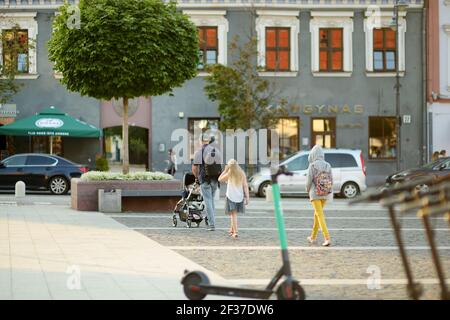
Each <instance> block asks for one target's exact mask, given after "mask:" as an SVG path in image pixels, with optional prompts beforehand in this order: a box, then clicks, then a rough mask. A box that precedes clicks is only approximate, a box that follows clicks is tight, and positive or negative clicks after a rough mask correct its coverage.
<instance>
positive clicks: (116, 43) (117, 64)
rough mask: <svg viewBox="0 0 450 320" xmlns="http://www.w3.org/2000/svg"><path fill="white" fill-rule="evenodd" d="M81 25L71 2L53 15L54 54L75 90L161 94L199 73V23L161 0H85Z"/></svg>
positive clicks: (103, 94)
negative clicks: (72, 21)
mask: <svg viewBox="0 0 450 320" xmlns="http://www.w3.org/2000/svg"><path fill="white" fill-rule="evenodd" d="M79 9H80V14H81V16H80V22H81V26H80V28H79V29H77V28H69V27H68V26H67V21H69V20H70V18H72V15H73V12H71V11H70V10H69V4H68V3H66V4H65V5H64V6H62V7H61V9H60V14H59V15H58V16H56V18H55V21H54V24H53V26H54V31H53V34H52V38H51V40H50V41H49V43H48V45H49V58H50V60H51V61H53V62H54V63H55V69H56V70H58V71H60V72H61V73H62V75H63V78H62V80H61V81H62V83H63V84H64V85H65V86H66V87H67V88H68V89H69V90H71V91H75V92H79V93H80V94H82V95H87V96H90V97H94V98H97V99H105V100H110V99H112V98H115V99H119V98H123V97H127V98H130V99H131V98H134V97H139V96H156V95H161V94H164V93H166V92H170V91H171V90H172V89H173V88H174V87H177V86H180V85H182V84H183V82H184V81H185V80H187V79H190V78H192V77H194V76H195V75H196V72H197V62H198V36H197V29H196V27H195V25H194V24H193V23H192V22H190V20H189V18H188V17H187V16H186V15H184V14H182V13H181V12H178V11H177V10H176V6H175V3H173V2H170V3H167V4H166V3H164V2H163V1H161V0H127V1H117V0H80V3H79Z"/></svg>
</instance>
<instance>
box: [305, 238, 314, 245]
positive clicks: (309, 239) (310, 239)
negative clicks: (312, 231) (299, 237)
mask: <svg viewBox="0 0 450 320" xmlns="http://www.w3.org/2000/svg"><path fill="white" fill-rule="evenodd" d="M306 239H307V240H308V242H309V243H311V244H313V243H315V242H316V239H313V238H311V237H308V238H306Z"/></svg>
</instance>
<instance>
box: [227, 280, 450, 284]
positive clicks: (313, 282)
mask: <svg viewBox="0 0 450 320" xmlns="http://www.w3.org/2000/svg"><path fill="white" fill-rule="evenodd" d="M270 280H271V279H228V280H227V282H228V283H229V284H231V285H243V286H251V285H267V284H268V283H269V282H270ZM297 280H298V281H299V282H300V284H301V285H318V286H322V285H332V286H352V285H364V286H365V285H367V279H297ZM414 281H415V282H418V283H421V284H425V285H433V284H439V279H432V278H426V279H414ZM446 283H447V284H450V279H447V280H446ZM406 284H408V280H407V279H383V278H382V279H380V285H406Z"/></svg>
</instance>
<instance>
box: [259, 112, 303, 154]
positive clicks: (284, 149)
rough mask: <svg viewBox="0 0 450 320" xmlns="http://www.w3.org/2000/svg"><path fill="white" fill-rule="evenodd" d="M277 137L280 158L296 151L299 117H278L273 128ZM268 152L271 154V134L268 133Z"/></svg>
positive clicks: (297, 148) (297, 147) (298, 139)
mask: <svg viewBox="0 0 450 320" xmlns="http://www.w3.org/2000/svg"><path fill="white" fill-rule="evenodd" d="M274 129H275V130H276V132H277V135H278V138H279V151H280V160H282V159H285V158H287V157H288V156H290V155H292V154H294V153H296V152H298V151H299V150H300V148H299V141H300V138H299V119H298V118H280V119H279V120H278V123H277V124H276V126H275V128H274ZM267 138H268V152H269V154H271V153H272V152H271V148H272V143H271V135H270V134H269V135H268V137H267Z"/></svg>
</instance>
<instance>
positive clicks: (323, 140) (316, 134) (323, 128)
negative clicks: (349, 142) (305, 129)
mask: <svg viewBox="0 0 450 320" xmlns="http://www.w3.org/2000/svg"><path fill="white" fill-rule="evenodd" d="M311 128H312V133H311V147H313V146H315V145H316V144H318V145H320V146H322V148H336V118H312V119H311Z"/></svg>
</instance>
